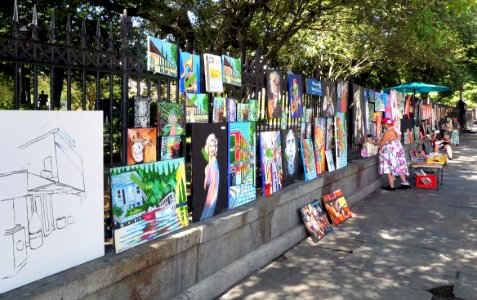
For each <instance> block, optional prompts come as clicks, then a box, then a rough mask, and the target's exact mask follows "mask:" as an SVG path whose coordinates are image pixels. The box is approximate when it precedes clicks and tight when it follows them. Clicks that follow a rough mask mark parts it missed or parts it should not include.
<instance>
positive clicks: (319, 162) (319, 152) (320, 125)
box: [313, 118, 326, 174]
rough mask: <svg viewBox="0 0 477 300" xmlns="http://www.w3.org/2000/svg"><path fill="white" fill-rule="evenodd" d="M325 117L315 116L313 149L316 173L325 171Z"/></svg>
mask: <svg viewBox="0 0 477 300" xmlns="http://www.w3.org/2000/svg"><path fill="white" fill-rule="evenodd" d="M325 139H326V119H325V118H315V126H314V138H313V148H314V150H315V163H316V174H321V173H324V172H325V167H326V165H325V163H326V159H325Z"/></svg>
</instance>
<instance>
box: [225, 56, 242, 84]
mask: <svg viewBox="0 0 477 300" xmlns="http://www.w3.org/2000/svg"><path fill="white" fill-rule="evenodd" d="M222 74H223V80H224V83H225V84H231V85H235V86H241V85H242V62H241V61H240V58H233V57H230V56H227V55H222Z"/></svg>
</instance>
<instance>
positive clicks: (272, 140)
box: [259, 131, 283, 196]
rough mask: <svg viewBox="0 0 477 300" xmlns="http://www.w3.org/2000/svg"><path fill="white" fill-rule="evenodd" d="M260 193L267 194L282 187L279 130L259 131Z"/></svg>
mask: <svg viewBox="0 0 477 300" xmlns="http://www.w3.org/2000/svg"><path fill="white" fill-rule="evenodd" d="M259 137H260V160H261V165H260V168H261V171H262V194H263V196H269V195H271V194H273V193H275V192H278V191H280V190H281V189H282V188H283V169H282V143H281V134H280V131H266V132H260V134H259Z"/></svg>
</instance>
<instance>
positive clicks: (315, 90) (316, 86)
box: [305, 78, 323, 96]
mask: <svg viewBox="0 0 477 300" xmlns="http://www.w3.org/2000/svg"><path fill="white" fill-rule="evenodd" d="M305 86H306V93H307V94H310V95H314V96H323V89H322V86H321V81H319V80H316V79H312V78H306V79H305Z"/></svg>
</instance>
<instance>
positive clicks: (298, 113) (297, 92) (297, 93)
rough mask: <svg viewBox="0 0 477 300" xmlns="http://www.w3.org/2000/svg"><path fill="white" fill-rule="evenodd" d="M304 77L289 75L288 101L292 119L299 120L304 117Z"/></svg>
mask: <svg viewBox="0 0 477 300" xmlns="http://www.w3.org/2000/svg"><path fill="white" fill-rule="evenodd" d="M302 97H303V77H302V76H301V75H297V74H292V73H290V74H288V99H289V105H290V117H291V118H293V119H298V118H301V117H302V116H303V99H302Z"/></svg>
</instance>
